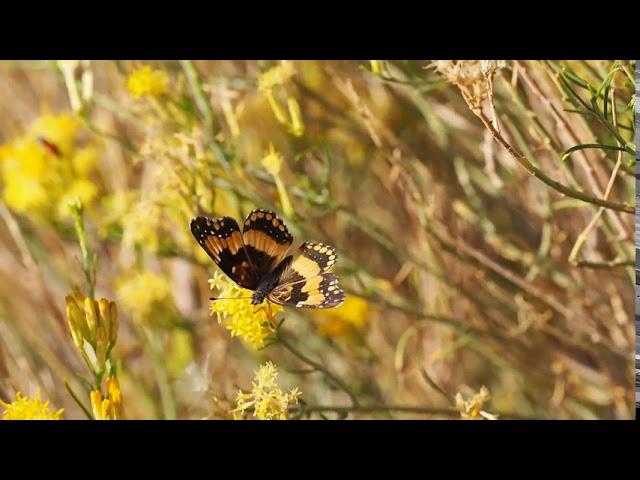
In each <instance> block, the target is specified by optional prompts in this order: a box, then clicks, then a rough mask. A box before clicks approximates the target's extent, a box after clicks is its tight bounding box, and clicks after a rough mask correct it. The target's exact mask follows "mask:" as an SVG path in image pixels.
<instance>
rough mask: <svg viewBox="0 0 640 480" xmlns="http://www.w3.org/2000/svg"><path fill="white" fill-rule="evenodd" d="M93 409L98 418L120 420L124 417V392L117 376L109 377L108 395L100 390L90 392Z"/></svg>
mask: <svg viewBox="0 0 640 480" xmlns="http://www.w3.org/2000/svg"><path fill="white" fill-rule="evenodd" d="M89 396H90V398H91V409H92V410H93V416H94V418H95V419H96V420H120V419H121V418H122V393H121V392H120V384H119V383H118V379H117V378H116V377H109V378H107V395H106V397H103V396H102V392H100V390H92V391H91V393H90V395H89Z"/></svg>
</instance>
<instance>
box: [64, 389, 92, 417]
mask: <svg viewBox="0 0 640 480" xmlns="http://www.w3.org/2000/svg"><path fill="white" fill-rule="evenodd" d="M64 386H65V387H66V389H67V392H69V394H70V395H71V398H73V399H74V400H75V402H76V403H77V404H78V406H79V407H80V409H81V410H82V411H83V412H84V414H85V415H86V416H87V418H88V419H89V420H93V415H91V413H90V412H89V410H88V409H87V407H85V406H84V405H83V404H82V402H81V401H80V399H79V398H78V396H77V395H76V394H75V392H74V391H73V390H72V389H71V385H69V383H68V382H67V381H66V380H65V381H64Z"/></svg>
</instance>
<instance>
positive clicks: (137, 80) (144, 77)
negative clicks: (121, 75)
mask: <svg viewBox="0 0 640 480" xmlns="http://www.w3.org/2000/svg"><path fill="white" fill-rule="evenodd" d="M127 89H128V90H129V93H131V95H133V96H134V97H135V98H140V97H145V96H152V97H155V96H159V95H162V94H165V93H167V92H168V91H169V77H168V76H167V74H166V73H165V72H163V71H162V70H154V69H152V68H151V67H150V66H149V65H144V66H142V67H140V68H137V69H135V70H134V71H133V72H131V73H130V74H129V76H128V77H127Z"/></svg>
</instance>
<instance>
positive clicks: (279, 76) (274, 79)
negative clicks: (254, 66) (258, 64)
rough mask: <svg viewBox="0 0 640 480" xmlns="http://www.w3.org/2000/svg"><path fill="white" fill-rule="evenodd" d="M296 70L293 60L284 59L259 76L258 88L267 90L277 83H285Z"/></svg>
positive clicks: (262, 90)
mask: <svg viewBox="0 0 640 480" xmlns="http://www.w3.org/2000/svg"><path fill="white" fill-rule="evenodd" d="M293 74H294V70H293V65H292V64H291V62H288V61H286V60H284V61H282V62H281V63H280V64H279V65H276V66H275V67H272V68H270V69H269V70H265V71H264V72H262V73H261V74H260V78H258V90H260V91H261V92H265V91H268V90H271V89H272V88H274V87H275V86H276V85H283V84H285V83H286V82H288V81H289V79H290V78H291V77H292V76H293Z"/></svg>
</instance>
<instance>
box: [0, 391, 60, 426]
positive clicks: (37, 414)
mask: <svg viewBox="0 0 640 480" xmlns="http://www.w3.org/2000/svg"><path fill="white" fill-rule="evenodd" d="M0 407H2V408H3V409H4V412H3V414H2V419H3V420H61V419H62V412H63V411H64V409H63V408H61V409H60V410H56V411H55V412H52V411H51V410H50V409H49V402H48V401H47V402H43V401H42V400H40V391H39V390H38V391H36V398H35V399H33V400H31V399H29V398H27V397H25V396H24V395H22V394H21V393H20V392H18V393H16V399H15V400H14V401H13V402H11V403H5V402H3V401H2V400H0Z"/></svg>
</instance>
